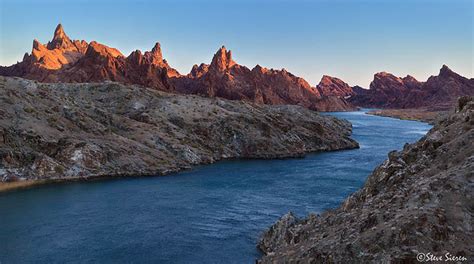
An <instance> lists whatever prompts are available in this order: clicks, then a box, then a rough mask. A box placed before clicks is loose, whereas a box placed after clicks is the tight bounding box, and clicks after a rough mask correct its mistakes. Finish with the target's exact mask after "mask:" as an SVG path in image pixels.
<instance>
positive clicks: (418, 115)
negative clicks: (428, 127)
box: [367, 109, 447, 124]
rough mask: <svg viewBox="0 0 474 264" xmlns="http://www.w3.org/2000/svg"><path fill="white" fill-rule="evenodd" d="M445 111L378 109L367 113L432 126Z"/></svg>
mask: <svg viewBox="0 0 474 264" xmlns="http://www.w3.org/2000/svg"><path fill="white" fill-rule="evenodd" d="M445 113H447V111H429V110H425V109H379V110H371V111H369V112H367V114H369V115H376V116H384V117H392V118H397V119H401V120H413V121H420V122H425V123H429V124H434V123H435V121H436V120H437V119H438V118H439V117H440V116H442V115H443V114H445Z"/></svg>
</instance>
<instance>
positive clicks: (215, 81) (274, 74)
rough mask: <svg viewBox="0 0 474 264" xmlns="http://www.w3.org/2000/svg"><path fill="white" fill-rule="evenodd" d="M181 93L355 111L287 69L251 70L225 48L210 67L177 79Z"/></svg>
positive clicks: (176, 82) (173, 81)
mask: <svg viewBox="0 0 474 264" xmlns="http://www.w3.org/2000/svg"><path fill="white" fill-rule="evenodd" d="M172 83H173V85H174V87H175V88H176V90H177V91H178V92H182V93H194V94H199V95H204V96H209V97H223V98H227V99H231V100H244V101H249V102H255V103H263V104H296V105H302V106H304V107H307V108H310V109H313V110H318V111H344V110H350V109H353V107H352V106H351V105H350V104H349V103H347V101H345V100H344V99H343V98H340V97H338V96H334V95H333V94H329V95H322V94H321V93H320V92H319V91H318V89H316V88H315V87H311V85H310V84H309V83H308V82H306V81H305V80H304V79H303V78H300V77H297V76H295V75H293V74H291V73H290V72H288V71H286V70H285V69H282V70H275V69H267V68H264V67H262V66H260V65H257V66H255V67H254V68H253V69H249V68H247V67H245V66H242V65H239V64H238V63H237V62H235V61H234V59H233V57H232V52H231V51H230V50H227V49H226V48H225V47H224V46H223V47H221V48H220V49H219V50H218V51H217V52H216V53H215V55H214V57H213V58H212V61H211V64H209V65H208V64H201V65H199V66H198V65H194V66H193V68H192V69H191V73H190V74H188V75H187V76H181V77H180V78H174V79H173V80H172Z"/></svg>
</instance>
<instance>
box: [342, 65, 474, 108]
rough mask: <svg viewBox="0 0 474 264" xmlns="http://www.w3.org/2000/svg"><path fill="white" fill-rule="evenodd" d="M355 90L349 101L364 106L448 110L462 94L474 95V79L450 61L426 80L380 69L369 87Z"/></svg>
mask: <svg viewBox="0 0 474 264" xmlns="http://www.w3.org/2000/svg"><path fill="white" fill-rule="evenodd" d="M354 93H355V96H352V97H351V98H350V100H349V101H350V102H351V103H353V104H355V105H357V106H362V107H376V108H427V109H430V110H447V109H450V108H451V107H452V106H453V105H454V104H455V102H456V99H457V98H458V97H459V96H472V95H474V79H467V78H465V77H462V76H460V75H459V74H457V73H455V72H453V71H452V70H451V69H449V68H448V66H446V65H443V67H442V68H441V70H440V72H439V74H438V75H437V76H431V77H430V78H428V80H427V81H426V82H419V81H417V80H416V79H415V78H414V77H412V76H410V75H408V76H406V77H404V78H400V77H396V76H394V75H393V74H390V73H386V72H380V73H376V74H375V75H374V80H373V81H372V82H371V84H370V89H369V90H366V91H362V90H360V89H357V90H355V89H354Z"/></svg>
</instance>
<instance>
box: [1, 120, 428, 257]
mask: <svg viewBox="0 0 474 264" xmlns="http://www.w3.org/2000/svg"><path fill="white" fill-rule="evenodd" d="M332 115H336V116H338V117H341V118H345V119H347V120H349V121H351V122H352V124H353V136H352V137H353V138H354V139H356V140H357V141H358V142H359V143H360V145H361V148H360V149H355V150H345V151H337V152H327V153H314V154H309V155H307V156H306V157H305V158H301V159H283V160H236V161H223V162H218V163H216V164H212V165H205V166H199V167H196V168H194V169H192V170H190V171H185V172H181V173H177V174H174V175H169V176H165V177H146V178H145V177H144V178H131V179H119V180H104V181H94V182H89V183H68V184H56V185H46V186H41V187H38V188H33V189H28V190H20V191H14V192H7V193H0V263H2V264H7V263H33V262H34V263H67V262H69V263H71V262H74V263H77V262H80V263H89V262H95V263H97V262H99V263H254V262H255V259H256V258H258V257H259V256H260V253H259V252H258V251H257V249H256V243H257V241H258V238H259V236H260V235H261V234H262V232H263V231H264V230H265V229H266V228H268V227H269V226H270V225H271V224H273V223H274V222H275V221H276V220H277V219H278V218H279V217H280V216H282V215H283V214H285V213H287V212H288V211H293V212H295V213H296V214H297V215H299V216H301V217H303V216H305V215H307V214H308V213H310V212H315V213H320V212H322V211H324V210H326V209H329V208H335V207H337V206H338V205H339V204H340V203H341V202H342V201H343V200H344V199H345V198H346V197H347V196H349V195H350V194H351V193H353V192H355V191H357V190H358V189H359V188H361V187H362V185H363V184H364V181H365V179H366V178H367V176H368V175H369V174H370V172H371V171H372V170H373V169H374V168H375V167H376V166H377V165H379V164H380V163H381V162H382V161H383V160H384V159H386V157H387V154H388V152H389V151H391V150H394V149H401V148H402V147H403V145H404V144H405V143H407V142H414V141H416V140H418V139H419V138H420V137H422V136H423V135H424V134H425V133H426V132H427V131H428V130H429V129H430V127H431V126H430V125H428V124H425V123H421V122H415V121H402V120H397V119H392V118H386V117H378V116H371V115H367V114H365V113H364V111H358V112H346V113H332Z"/></svg>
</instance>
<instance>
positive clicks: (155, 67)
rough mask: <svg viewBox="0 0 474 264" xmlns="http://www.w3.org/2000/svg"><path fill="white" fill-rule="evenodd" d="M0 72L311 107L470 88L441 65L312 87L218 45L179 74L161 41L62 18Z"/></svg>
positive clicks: (413, 99)
mask: <svg viewBox="0 0 474 264" xmlns="http://www.w3.org/2000/svg"><path fill="white" fill-rule="evenodd" d="M0 75H3V76H18V77H23V78H27V79H32V80H37V81H40V82H53V83H54V82H70V83H82V82H103V81H108V80H110V81H115V82H120V83H124V84H138V85H142V86H145V87H150V88H154V89H158V90H161V91H167V92H173V93H180V94H198V95H201V96H205V97H222V98H226V99H231V100H244V101H248V102H254V103H261V104H291V105H301V106H304V107H306V108H309V109H312V110H317V111H347V110H353V109H355V108H356V107H375V108H419V107H428V108H431V109H435V110H439V109H448V108H450V107H451V105H452V104H453V103H454V102H455V100H456V98H457V97H459V96H463V95H474V79H467V78H465V77H462V76H460V75H458V74H457V73H455V72H453V71H452V70H450V69H449V68H448V67H447V66H446V65H443V67H442V68H441V70H440V73H439V75H438V76H431V77H430V78H429V79H428V80H427V81H426V82H420V81H418V80H416V79H415V78H414V77H412V76H409V75H408V76H406V77H404V78H400V77H396V76H394V75H392V74H390V73H386V72H380V73H376V74H375V75H374V80H373V81H372V83H371V84H370V89H363V88H361V87H359V86H354V87H351V86H350V85H348V84H347V83H345V82H344V81H342V80H341V79H338V78H336V77H331V76H327V75H324V76H323V77H322V78H321V81H320V82H319V84H318V85H316V87H313V86H311V85H310V84H309V83H308V82H307V81H306V80H304V79H303V78H301V77H298V76H295V75H293V74H291V73H290V72H288V71H286V70H285V69H281V70H275V69H267V68H265V67H262V66H260V65H256V66H255V67H254V68H252V69H249V68H247V67H246V66H243V65H240V64H238V63H237V62H235V61H234V60H233V58H232V52H231V51H230V50H227V49H226V48H225V47H224V46H222V47H221V48H219V49H218V51H217V52H216V53H215V54H214V57H213V58H212V61H211V63H210V64H205V63H202V64H200V65H194V66H193V67H192V69H191V71H190V73H188V74H180V73H179V72H178V71H177V70H176V69H174V68H172V67H171V66H170V65H169V64H168V62H167V61H166V60H165V59H164V58H163V55H162V52H161V45H160V43H158V42H157V43H156V44H155V45H154V47H153V48H152V49H151V50H150V51H146V52H144V53H142V52H141V51H140V50H136V51H133V52H132V53H131V54H130V55H128V56H125V55H123V54H122V53H121V52H120V51H119V50H117V49H115V48H112V47H108V46H106V45H103V44H100V43H97V42H96V41H91V42H90V43H88V42H86V41H84V40H71V39H70V38H69V37H68V36H67V35H66V33H65V32H64V28H63V27H62V25H61V24H59V25H58V26H57V27H56V30H55V31H54V36H53V39H52V40H51V41H49V42H48V43H47V44H46V45H44V44H41V43H40V42H39V41H38V40H36V39H35V40H34V41H33V49H32V52H31V53H30V54H28V53H26V54H25V55H24V57H23V60H22V61H21V62H19V63H17V64H14V65H12V66H7V67H0Z"/></svg>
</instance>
